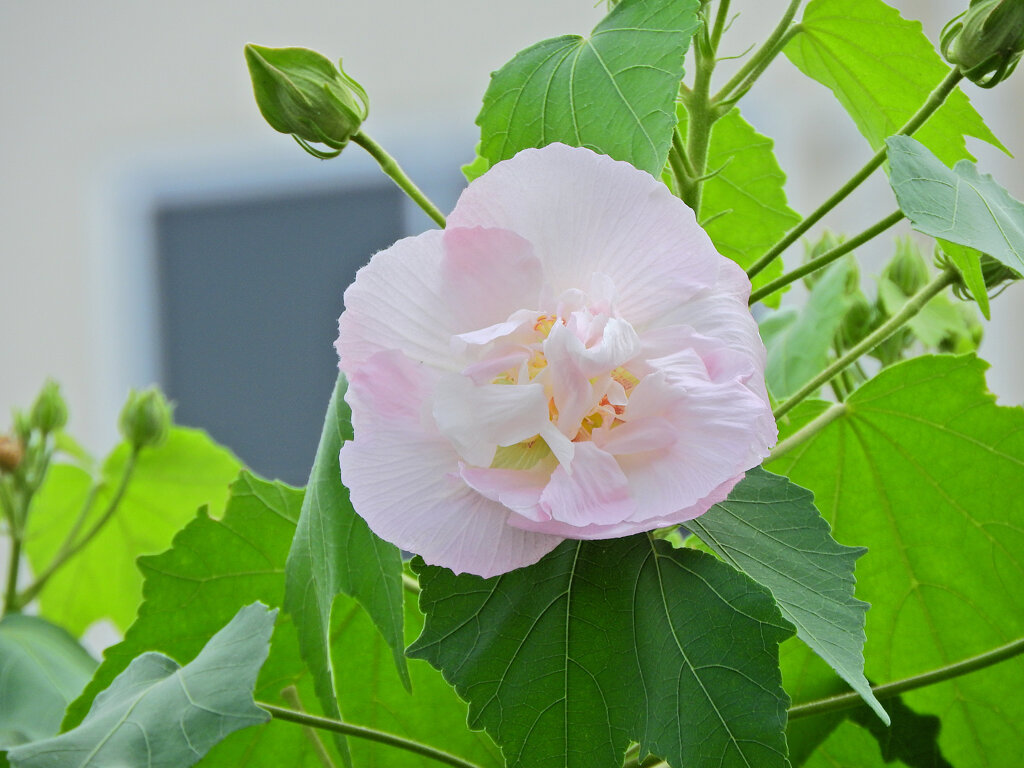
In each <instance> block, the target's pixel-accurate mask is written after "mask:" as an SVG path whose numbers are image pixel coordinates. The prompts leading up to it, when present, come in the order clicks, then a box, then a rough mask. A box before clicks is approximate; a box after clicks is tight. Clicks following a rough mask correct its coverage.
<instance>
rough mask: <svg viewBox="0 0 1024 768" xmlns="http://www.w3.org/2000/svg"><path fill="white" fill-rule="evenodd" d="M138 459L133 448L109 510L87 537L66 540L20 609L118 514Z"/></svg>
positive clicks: (28, 589)
mask: <svg viewBox="0 0 1024 768" xmlns="http://www.w3.org/2000/svg"><path fill="white" fill-rule="evenodd" d="M138 457H139V451H138V449H137V448H132V451H131V453H130V454H128V459H127V461H125V465H124V472H123V473H122V474H121V480H120V482H119V483H118V484H117V489H116V490H115V491H114V495H113V496H112V497H111V499H110V501H109V502H108V504H107V508H106V509H105V510H103V514H102V515H101V516H100V518H99V519H98V520H97V521H96V522H95V523H93V525H92V528H90V529H89V530H88V531H86V533H85V535H84V536H82V538H80V539H79V540H78V541H73V540H72V539H71V538H68V539H66V540H65V542H64V544H63V546H61V548H60V549H59V550H58V551H57V554H56V556H55V557H54V558H53V560H52V561H50V564H49V565H48V566H46V569H45V570H44V571H43V572H42V573H41V574H40V575H39V576H38V577H37V578H36V580H35V581H34V582H32V583H31V584H30V585H29V586H27V587H26V588H25V590H24V591H23V592H21V593H20V594H19V595H18V596H17V605H18V607H21V606H24V605H27V604H28V603H29V602H30V601H31V600H32V599H33V598H34V597H35V596H36V595H38V594H39V592H40V591H41V590H42V588H43V587H45V586H46V583H47V582H48V581H49V580H50V579H51V578H52V577H53V575H54V574H55V573H57V571H59V570H60V569H61V568H62V567H63V566H64V565H65V564H67V562H68V560H70V559H71V558H72V557H74V556H75V555H77V554H78V553H79V552H81V551H82V550H83V549H84V548H85V547H86V546H87V545H88V544H89V542H90V541H92V540H93V539H94V538H96V536H97V534H99V532H100V531H102V530H103V528H104V527H105V526H106V524H107V523H109V522H110V520H111V519H112V518H113V517H114V514H115V513H116V512H117V508H118V506H119V505H120V504H121V499H123V498H124V493H125V491H126V490H127V489H128V483H129V482H130V481H131V479H132V474H133V473H134V472H135V464H136V462H137V460H138ZM90 506H91V504H90ZM76 527H78V528H80V527H81V526H80V525H78V526H76Z"/></svg>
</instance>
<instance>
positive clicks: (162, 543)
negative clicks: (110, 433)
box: [25, 427, 240, 635]
mask: <svg viewBox="0 0 1024 768" xmlns="http://www.w3.org/2000/svg"><path fill="white" fill-rule="evenodd" d="M128 454H129V447H128V446H127V444H121V445H120V446H118V447H117V448H116V449H115V450H114V452H113V453H112V454H111V455H110V456H109V457H108V458H107V460H106V462H105V463H104V465H103V470H102V473H101V482H102V487H101V489H100V491H99V493H98V494H97V497H96V500H95V503H94V504H93V505H92V512H91V514H90V516H89V517H88V518H87V521H86V524H85V526H84V528H83V529H82V530H83V531H85V530H88V529H89V527H90V526H91V525H92V522H93V521H95V520H96V519H98V518H99V517H100V515H102V513H103V511H104V510H105V509H106V506H107V504H108V502H109V501H110V499H111V497H112V496H113V494H114V490H115V488H116V487H117V485H118V484H119V483H120V480H121V476H122V475H123V473H124V465H125V461H126V459H127V457H128ZM239 468H240V466H239V463H238V460H237V459H236V458H235V457H234V456H232V455H231V453H230V452H229V451H227V450H226V449H225V448H222V447H220V446H218V445H217V444H216V443H214V442H213V441H212V440H211V439H210V438H209V437H208V436H207V435H206V433H204V432H201V431H199V430H195V429H185V428H182V427H175V428H173V429H172V430H171V432H170V435H169V437H168V439H167V442H165V443H164V444H163V445H161V446H159V447H157V448H149V449H146V450H144V451H142V453H140V454H139V458H138V463H137V464H136V467H135V473H134V474H133V476H132V479H131V482H130V483H129V485H128V488H127V490H126V491H125V494H124V497H123V498H122V500H121V503H120V505H119V507H118V510H117V513H116V514H115V516H114V518H113V519H112V520H110V522H109V523H107V525H106V526H105V527H104V528H103V529H102V530H101V531H100V533H99V534H98V535H97V536H96V538H94V539H93V540H92V541H91V542H90V543H89V544H88V545H87V546H86V547H85V548H84V549H83V550H82V551H81V552H79V553H78V554H77V555H75V556H74V557H73V558H72V559H71V560H69V561H68V562H67V564H66V565H65V566H64V567H63V568H62V569H61V570H60V571H58V572H57V573H56V574H55V575H54V576H53V578H52V579H50V581H49V582H48V583H47V585H46V587H45V588H44V589H43V591H42V592H41V593H40V597H39V607H40V612H41V613H42V615H43V616H46V617H47V618H49V619H51V620H52V621H54V622H57V623H59V624H61V625H62V626H64V627H66V628H67V629H68V631H70V632H71V633H72V634H73V635H80V634H81V633H82V632H83V631H84V630H85V628H86V627H87V626H89V624H91V623H92V622H94V621H96V620H97V619H102V618H109V619H110V620H111V621H112V622H113V623H114V624H115V625H116V626H117V627H118V629H121V630H124V629H125V628H127V627H128V625H129V624H131V622H132V619H133V618H134V616H135V609H136V607H137V606H138V604H139V600H140V597H141V591H142V576H141V575H140V574H139V572H138V571H137V570H136V568H135V558H136V557H137V556H138V555H143V554H148V553H152V552H159V551H161V550H163V549H166V548H167V547H168V545H169V544H170V543H171V539H172V538H173V536H174V534H175V532H176V531H177V530H178V529H179V528H181V527H182V526H183V525H184V524H185V523H186V522H188V521H189V520H190V519H192V517H193V516H194V515H195V513H196V509H197V508H199V507H200V506H202V505H204V504H206V505H208V506H209V508H210V510H211V512H212V513H213V514H215V515H219V514H220V512H221V510H222V509H223V508H224V503H225V502H226V500H227V496H228V485H229V484H230V483H231V481H232V480H233V479H234V478H235V476H236V475H237V474H238V470H239ZM91 483H92V479H91V478H90V476H89V475H88V474H87V473H86V472H85V471H83V470H82V469H80V468H78V467H76V466H71V465H67V464H58V465H55V466H53V467H51V468H50V472H49V474H48V475H47V478H46V482H45V483H44V485H43V487H42V489H41V490H40V491H39V493H38V494H37V495H36V497H35V498H34V499H33V503H32V510H31V513H30V514H31V516H30V518H29V524H28V532H27V536H26V541H25V550H26V552H27V554H28V558H29V562H30V563H31V564H32V569H33V571H35V572H36V573H39V572H41V571H42V570H43V569H44V568H45V567H46V566H47V565H48V564H49V563H50V561H51V560H52V559H53V557H54V556H55V555H56V554H57V552H58V550H59V549H60V545H61V543H62V542H63V541H64V537H65V536H66V535H67V532H68V531H69V530H70V529H71V527H72V525H73V524H74V521H75V519H76V518H77V517H78V513H79V510H80V509H81V508H82V505H83V503H84V501H85V499H86V496H87V495H88V492H89V487H90V485H91ZM83 585H88V587H87V588H85V589H83Z"/></svg>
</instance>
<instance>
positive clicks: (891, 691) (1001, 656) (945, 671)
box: [789, 637, 1024, 720]
mask: <svg viewBox="0 0 1024 768" xmlns="http://www.w3.org/2000/svg"><path fill="white" fill-rule="evenodd" d="M1022 653H1024V637H1019V638H1017V639H1016V640H1014V641H1013V642H1010V643H1007V644H1006V645H1001V646H999V647H998V648H993V649H992V650H990V651H986V652H985V653H979V654H978V655H977V656H971V657H970V658H968V659H964V660H963V661H958V662H956V663H955V664H948V665H947V666H945V667H939V668H938V669H933V670H930V671H929V672H924V673H922V674H920V675H914V676H913V677H906V678H904V679H902V680H897V681H895V682H892V683H886V684H885V685H876V686H874V687H872V689H871V692H872V693H874V694H875V698H876V699H887V698H892V697H893V696H898V695H899V694H901V693H905V692H906V691H912V690H914V689H915V688H924V687H925V686H928V685H934V684H935V683H941V682H943V681H945V680H951V679H953V678H955V677H960V676H961V675H966V674H967V673H969V672H976V671H977V670H979V669H984V668H985V667H990V666H992V665H993V664H998V663H999V662H1001V661H1006V660H1007V659H1012V658H1013V657H1014V656H1019V655H1020V654H1022ZM863 703H864V700H863V699H862V698H861V696H860V694H859V693H852V692H851V693H843V694H840V695H839V696H831V697H829V698H827V699H818V700H817V701H808V702H807V703H806V704H797V705H795V706H792V707H790V708H789V719H790V720H796V719H798V718H801V717H810V716H811V715H820V714H824V713H825V712H836V711H838V710H843V709H852V708H854V707H857V706H859V705H860V704H863Z"/></svg>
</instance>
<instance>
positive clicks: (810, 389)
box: [773, 268, 959, 419]
mask: <svg viewBox="0 0 1024 768" xmlns="http://www.w3.org/2000/svg"><path fill="white" fill-rule="evenodd" d="M957 280H959V277H958V274H957V272H956V270H955V269H952V268H951V269H947V270H945V271H943V272H941V273H940V274H939V275H938V276H937V277H936V278H935V279H934V280H932V281H931V282H930V283H929V284H928V285H926V286H925V287H924V288H922V289H921V290H920V291H918V292H917V293H915V294H914V295H913V296H911V297H910V298H909V299H908V300H907V303H906V304H904V305H903V307H902V308H901V309H900V311H899V312H897V313H896V314H895V315H893V316H892V317H890V318H889V319H888V320H886V321H885V322H884V323H883V324H882V325H880V326H879V327H878V328H877V329H876V330H875V331H873V332H872V333H870V334H869V335H868V336H867V337H866V338H865V339H864V340H863V341H861V342H860V343H859V344H857V345H855V346H854V347H853V348H852V349H850V351H848V352H847V353H846V354H845V355H843V356H842V357H840V358H839V359H838V360H836V361H835V362H834V363H832V365H830V366H829V367H828V368H826V369H825V370H824V371H822V372H821V373H819V374H818V375H817V376H815V377H814V378H813V379H811V380H810V381H809V382H807V383H806V384H805V385H804V386H802V387H801V388H800V389H799V390H797V392H796V393H794V394H793V396H792V397H790V398H789V399H788V400H786V401H785V402H784V403H782V404H781V405H779V406H778V407H776V408H775V410H774V412H773V414H774V416H775V418H776V419H780V418H781V417H782V416H783V415H785V414H787V413H789V411H790V410H792V409H793V408H794V407H795V406H796V404H797V403H799V402H800V401H802V400H803V399H804V398H806V397H807V396H808V395H810V394H813V393H814V392H817V391H818V388H819V387H821V386H822V385H823V384H827V383H828V382H829V380H831V379H832V377H833V376H835V375H836V374H838V373H839V372H840V371H842V370H844V369H845V368H846V367H847V366H849V365H851V364H852V363H854V362H855V361H856V360H858V359H859V358H860V357H861V355H863V354H865V353H866V352H870V351H871V350H872V349H874V348H875V347H877V346H878V345H879V344H881V343H882V342H883V341H885V340H886V339H887V338H889V337H890V336H892V335H893V334H894V333H896V331H898V330H899V329H900V328H902V327H903V325H904V324H905V323H906V322H907V321H908V320H909V319H910V318H912V317H913V316H914V315H916V314H917V313H918V312H920V311H921V308H922V307H924V305H925V304H927V303H928V302H929V301H930V300H931V299H932V298H933V297H934V296H935V295H936V294H938V293H940V292H941V291H943V290H944V289H946V288H947V287H949V286H950V285H952V284H953V283H955V282H956V281H957Z"/></svg>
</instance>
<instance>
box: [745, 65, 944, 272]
mask: <svg viewBox="0 0 1024 768" xmlns="http://www.w3.org/2000/svg"><path fill="white" fill-rule="evenodd" d="M961 79H963V75H962V74H961V73H960V70H959V69H954V70H953V71H951V72H950V73H949V74H948V75H946V79H945V80H943V81H942V82H941V83H940V84H939V86H938V87H937V88H936V89H935V90H934V91H932V94H931V96H929V97H928V100H927V101H926V102H925V103H924V104H923V105H922V106H921V108H920V109H919V110H917V112H916V113H914V116H913V117H911V118H910V119H909V120H908V121H907V122H906V124H905V125H904V126H903V127H902V128H900V129H899V131H897V133H896V135H897V136H910V135H911V134H913V133H914V131H916V130H917V129H918V128H920V127H921V126H922V125H924V123H925V121H926V120H928V118H929V117H931V116H932V114H933V113H934V112H935V110H937V109H938V108H939V107H940V106H942V104H943V102H945V100H946V99H947V98H948V96H949V94H951V93H952V92H953V91H954V90H956V87H957V85H959V83H960V80H961ZM887 151H888V150H887V148H886V146H885V145H884V144H883V145H882V148H881V149H879V150H878V151H877V152H876V153H875V156H874V157H872V158H871V159H870V160H868V162H867V164H866V165H865V166H864V167H863V168H861V169H860V170H859V171H857V173H855V174H854V175H853V177H852V178H851V179H850V180H849V181H848V182H846V183H845V184H844V185H843V186H842V187H840V188H839V190H838V191H837V192H836V193H835V194H833V195H832V196H831V197H830V198H829V199H828V200H826V201H825V202H824V203H822V204H821V205H820V206H818V208H817V209H816V210H815V211H814V212H813V213H812V214H811V215H810V216H808V217H807V218H806V219H804V220H803V221H801V222H800V223H799V224H797V225H796V226H795V227H793V229H791V230H790V231H789V232H788V233H787V234H786V236H785V237H783V238H782V239H781V240H780V241H779V242H778V243H776V244H775V245H774V246H773V247H772V248H771V250H769V251H768V253H766V254H765V255H764V256H762V257H761V258H760V259H758V260H757V261H756V262H754V264H753V265H752V266H751V267H750V269H748V270H747V276H748V277H753V276H754V275H756V274H757V273H759V272H760V271H761V270H763V269H764V268H765V267H767V266H768V265H769V264H771V263H772V262H773V261H775V259H777V258H778V257H779V256H780V255H782V253H783V251H785V250H786V249H787V248H789V246H791V245H792V244H793V243H795V242H796V241H797V240H798V239H800V237H801V235H803V234H804V233H805V232H806V231H807V230H809V229H810V228H811V227H813V226H814V225H815V224H817V223H818V222H819V221H820V220H821V219H822V218H823V217H824V216H825V214H827V213H828V212H829V211H831V210H832V209H833V208H835V207H836V206H837V205H839V203H841V202H842V201H843V200H844V199H846V197H847V196H848V195H849V194H850V193H851V192H853V190H855V189H856V188H857V187H859V186H860V185H861V183H863V181H864V180H865V179H867V178H868V177H869V176H870V175H871V174H872V173H874V172H875V170H876V169H877V168H878V167H879V166H880V165H881V164H882V163H883V162H884V161H885V156H886V152H887Z"/></svg>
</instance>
